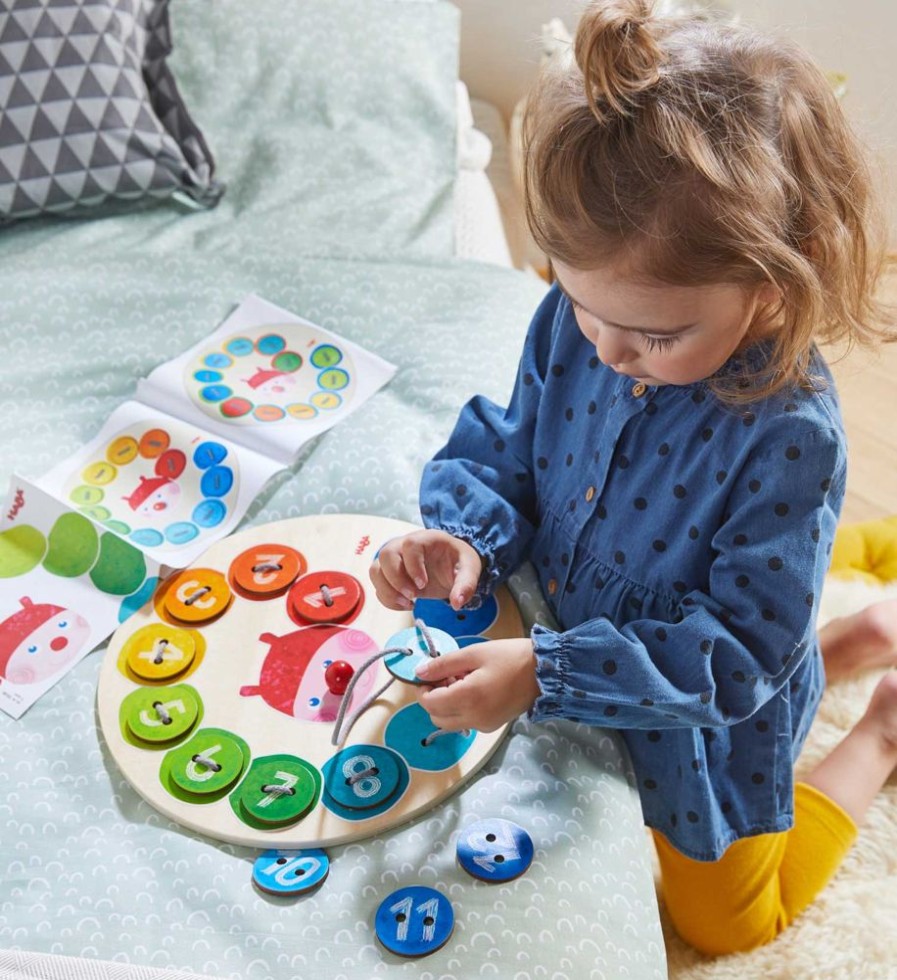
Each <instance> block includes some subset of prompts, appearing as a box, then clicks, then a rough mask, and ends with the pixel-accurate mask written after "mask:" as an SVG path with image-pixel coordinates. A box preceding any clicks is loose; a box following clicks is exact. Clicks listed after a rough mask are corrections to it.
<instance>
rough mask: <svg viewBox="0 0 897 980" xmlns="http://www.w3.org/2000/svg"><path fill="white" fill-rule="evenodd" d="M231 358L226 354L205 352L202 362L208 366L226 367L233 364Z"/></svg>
mask: <svg viewBox="0 0 897 980" xmlns="http://www.w3.org/2000/svg"><path fill="white" fill-rule="evenodd" d="M233 363H234V362H233V360H232V359H231V358H229V357H228V356H227V354H206V356H205V357H204V358H203V364H205V365H206V366H207V367H210V368H226V367H230V366H231V364H233Z"/></svg>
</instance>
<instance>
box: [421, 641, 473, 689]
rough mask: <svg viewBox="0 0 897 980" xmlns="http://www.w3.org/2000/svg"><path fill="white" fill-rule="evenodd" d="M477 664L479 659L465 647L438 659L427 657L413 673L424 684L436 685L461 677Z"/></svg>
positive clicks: (444, 654) (442, 655)
mask: <svg viewBox="0 0 897 980" xmlns="http://www.w3.org/2000/svg"><path fill="white" fill-rule="evenodd" d="M478 664H479V659H478V658H477V657H476V656H475V655H474V653H472V652H471V648H470V647H465V648H464V649H463V650H452V651H451V652H450V653H443V654H441V655H440V656H438V657H428V658H427V659H426V660H424V661H422V662H421V663H420V664H419V665H418V667H417V669H416V670H415V672H414V673H415V674H416V675H417V676H418V678H420V680H422V681H423V682H424V683H426V684H437V683H439V681H445V680H453V679H454V678H456V677H463V676H464V675H465V674H469V673H470V672H471V671H472V670H474V669H475V668H476V667H477V666H478Z"/></svg>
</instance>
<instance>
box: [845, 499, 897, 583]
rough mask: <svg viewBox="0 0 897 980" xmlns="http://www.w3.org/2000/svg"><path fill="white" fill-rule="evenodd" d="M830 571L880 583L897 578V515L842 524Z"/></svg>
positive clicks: (846, 576) (847, 576)
mask: <svg viewBox="0 0 897 980" xmlns="http://www.w3.org/2000/svg"><path fill="white" fill-rule="evenodd" d="M829 571H830V572H831V574H832V575H836V576H838V578H852V579H863V580H865V581H867V582H871V583H873V584H876V585H880V584H881V583H882V582H892V581H894V580H895V579H897V515H895V516H893V517H883V518H880V519H879V520H875V521H862V522H861V523H859V524H842V525H841V526H840V527H839V528H838V530H837V532H836V534H835V544H834V547H833V548H832V563H831V567H830V569H829Z"/></svg>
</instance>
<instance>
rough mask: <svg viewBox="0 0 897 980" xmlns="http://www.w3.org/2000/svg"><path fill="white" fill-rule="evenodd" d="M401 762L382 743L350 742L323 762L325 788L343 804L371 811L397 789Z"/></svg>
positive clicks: (333, 798) (337, 801) (334, 799)
mask: <svg viewBox="0 0 897 980" xmlns="http://www.w3.org/2000/svg"><path fill="white" fill-rule="evenodd" d="M402 765H403V763H402V760H401V759H399V758H398V757H397V756H396V754H395V753H394V752H391V751H390V750H389V749H385V748H383V746H381V745H350V746H349V747H348V748H345V749H342V750H341V751H340V752H337V754H336V755H335V756H333V758H331V759H328V761H327V762H326V763H325V764H324V767H323V772H324V790H325V792H326V793H327V794H328V795H329V796H330V798H331V799H332V800H333V801H334V802H336V803H338V804H339V805H340V806H345V807H348V808H349V809H350V810H370V809H373V808H374V807H377V806H379V805H380V804H381V803H384V802H386V801H387V800H388V799H389V798H390V797H391V796H393V795H394V794H395V792H396V791H397V790H398V788H399V785H400V784H401V782H402V770H401V767H402Z"/></svg>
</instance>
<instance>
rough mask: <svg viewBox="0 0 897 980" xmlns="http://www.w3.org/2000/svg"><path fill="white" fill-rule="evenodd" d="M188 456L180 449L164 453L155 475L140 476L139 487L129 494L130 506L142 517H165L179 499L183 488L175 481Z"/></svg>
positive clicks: (157, 463) (156, 467) (127, 497)
mask: <svg viewBox="0 0 897 980" xmlns="http://www.w3.org/2000/svg"><path fill="white" fill-rule="evenodd" d="M186 465H187V457H186V456H185V455H184V453H182V452H181V451H180V450H179V449H169V450H168V451H167V452H164V453H162V455H161V456H160V457H159V459H158V460H157V462H156V465H155V467H154V472H155V476H152V477H146V476H142V477H140V483H139V484H138V485H137V489H136V490H134V491H133V492H132V493H130V494H128V496H126V497H124V498H123V499H124V500H127V502H128V506H129V507H130V508H131V510H133V511H134V513H135V514H139V515H140V517H143V518H149V519H150V520H152V518H154V517H164V516H166V513H167V511H169V510H170V509H171V508H172V507H173V506H174V505H175V504H176V503H177V501H178V498H179V497H180V495H181V488H180V487H179V486H178V485H177V483H176V482H175V481H176V480H177V478H178V477H179V476H180V475H181V474H182V473H183V472H184V468H185V467H186Z"/></svg>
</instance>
